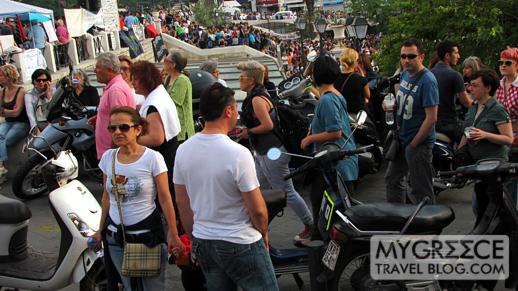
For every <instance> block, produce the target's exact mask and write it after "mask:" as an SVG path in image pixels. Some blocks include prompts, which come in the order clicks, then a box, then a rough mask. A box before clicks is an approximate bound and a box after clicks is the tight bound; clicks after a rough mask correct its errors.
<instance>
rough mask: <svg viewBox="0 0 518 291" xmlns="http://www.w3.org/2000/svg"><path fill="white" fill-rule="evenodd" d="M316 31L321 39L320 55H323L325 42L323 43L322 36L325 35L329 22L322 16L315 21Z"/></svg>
mask: <svg viewBox="0 0 518 291" xmlns="http://www.w3.org/2000/svg"><path fill="white" fill-rule="evenodd" d="M315 29H316V30H317V32H318V35H319V37H320V53H321V54H322V52H323V51H324V42H323V38H322V34H324V32H325V31H326V29H327V21H326V19H325V18H324V17H323V16H322V15H320V16H319V17H318V18H317V19H316V20H315Z"/></svg>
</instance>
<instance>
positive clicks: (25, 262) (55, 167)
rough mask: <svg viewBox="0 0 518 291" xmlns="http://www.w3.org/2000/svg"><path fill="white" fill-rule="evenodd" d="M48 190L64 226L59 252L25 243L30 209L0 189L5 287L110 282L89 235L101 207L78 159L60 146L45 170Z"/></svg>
mask: <svg viewBox="0 0 518 291" xmlns="http://www.w3.org/2000/svg"><path fill="white" fill-rule="evenodd" d="M41 172H42V174H43V178H44V179H45V181H46V183H47V186H48V187H49V190H51V192H50V194H49V196H48V197H49V203H50V207H51V209H52V213H53V215H54V218H55V219H56V221H57V223H58V225H59V228H60V231H61V238H60V247H59V252H58V254H57V255H53V254H45V253H41V252H39V251H37V250H35V249H33V248H31V247H30V246H28V243H27V232H28V228H29V221H30V218H31V216H32V214H31V211H30V209H29V208H28V207H27V205H25V204H24V203H23V202H21V201H18V200H15V199H11V198H8V197H5V196H3V195H0V233H2V236H0V289H1V287H10V288H17V289H18V288H19V289H30V290H58V289H61V288H64V287H66V286H68V285H70V284H74V283H79V284H80V290H81V291H90V290H102V289H103V288H104V287H105V285H106V278H105V274H104V264H103V262H102V259H101V257H100V253H97V252H95V251H94V250H92V249H89V248H88V246H87V240H88V237H89V236H90V235H92V234H93V233H94V232H95V230H97V229H98V228H99V221H100V217H101V207H100V205H99V203H98V202H97V200H96V199H95V198H94V196H93V195H92V194H91V193H90V191H89V190H88V188H86V187H85V186H84V185H83V184H82V183H81V182H79V181H78V180H72V181H70V182H68V181H69V180H70V179H75V178H76V177H77V175H78V162H77V159H76V158H75V157H74V155H73V154H72V153H71V152H70V151H62V152H60V153H59V154H58V155H57V156H56V157H55V158H52V159H48V160H47V161H46V163H45V164H44V165H43V170H42V171H41Z"/></svg>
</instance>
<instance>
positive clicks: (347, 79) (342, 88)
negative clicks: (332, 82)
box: [340, 72, 354, 92]
mask: <svg viewBox="0 0 518 291" xmlns="http://www.w3.org/2000/svg"><path fill="white" fill-rule="evenodd" d="M353 74H354V72H351V73H350V74H349V76H347V78H346V79H345V81H344V82H343V83H342V86H341V87H340V92H343V91H344V88H345V84H347V81H349V78H351V76H352V75H353Z"/></svg>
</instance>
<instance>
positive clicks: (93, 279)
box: [79, 261, 108, 291]
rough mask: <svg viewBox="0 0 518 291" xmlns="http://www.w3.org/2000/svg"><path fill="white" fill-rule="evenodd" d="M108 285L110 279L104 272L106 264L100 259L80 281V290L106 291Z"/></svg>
mask: <svg viewBox="0 0 518 291" xmlns="http://www.w3.org/2000/svg"><path fill="white" fill-rule="evenodd" d="M107 287H108V280H107V278H106V273H105V272H104V264H103V263H101V262H99V261H98V262H96V264H95V265H94V266H93V267H92V268H91V269H90V270H89V271H88V273H87V274H86V276H85V277H84V278H83V279H82V280H81V282H79V290H80V291H98V290H99V291H100V290H103V291H104V290H107Z"/></svg>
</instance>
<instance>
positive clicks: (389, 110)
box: [383, 93, 396, 125]
mask: <svg viewBox="0 0 518 291" xmlns="http://www.w3.org/2000/svg"><path fill="white" fill-rule="evenodd" d="M383 103H384V104H385V123H387V125H392V124H394V105H395V104H396V102H395V99H394V94H392V93H388V94H387V95H386V96H385V99H384V100H383Z"/></svg>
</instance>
